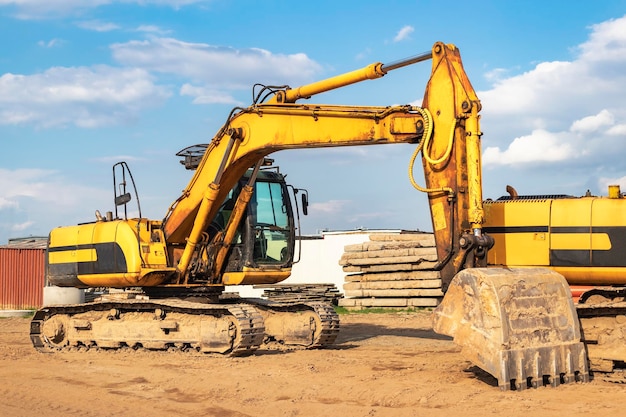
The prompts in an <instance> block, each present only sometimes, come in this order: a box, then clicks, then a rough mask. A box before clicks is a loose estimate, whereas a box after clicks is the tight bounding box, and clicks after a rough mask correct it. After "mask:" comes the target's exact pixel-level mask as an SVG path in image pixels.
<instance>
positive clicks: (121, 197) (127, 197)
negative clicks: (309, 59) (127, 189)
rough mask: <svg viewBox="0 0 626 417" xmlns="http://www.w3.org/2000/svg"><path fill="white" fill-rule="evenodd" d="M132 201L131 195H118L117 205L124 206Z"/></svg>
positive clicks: (116, 198)
mask: <svg viewBox="0 0 626 417" xmlns="http://www.w3.org/2000/svg"><path fill="white" fill-rule="evenodd" d="M130 200H131V197H130V193H126V194H122V195H118V196H117V197H115V205H116V206H123V205H124V204H127V203H128V202H129V201H130Z"/></svg>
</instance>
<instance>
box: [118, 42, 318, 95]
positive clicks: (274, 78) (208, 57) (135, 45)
mask: <svg viewBox="0 0 626 417" xmlns="http://www.w3.org/2000/svg"><path fill="white" fill-rule="evenodd" d="M111 49H112V51H113V57H114V58H115V59H116V60H117V61H118V62H120V63H122V64H124V65H128V66H133V67H139V68H144V69H146V70H149V71H155V72H160V73H165V74H175V75H179V76H182V77H186V78H189V79H191V80H193V81H195V82H201V83H204V84H206V85H207V86H211V87H213V88H217V87H219V88H220V89H225V88H236V89H245V88H250V86H251V85H252V84H254V83H256V82H258V83H263V84H284V83H295V84H296V85H299V83H302V82H305V81H309V80H310V79H312V78H313V76H314V75H315V74H316V73H318V72H319V71H320V70H321V66H320V65H319V64H317V63H316V62H315V61H313V60H311V59H310V58H309V57H308V56H307V55H306V54H303V53H297V54H290V55H285V54H274V53H272V52H270V51H267V50H264V49H259V48H249V49H234V48H228V47H220V46H213V45H208V44H205V43H190V42H183V41H180V40H177V39H173V38H153V39H149V40H144V41H137V40H135V41H130V42H126V43H117V44H114V45H112V46H111Z"/></svg>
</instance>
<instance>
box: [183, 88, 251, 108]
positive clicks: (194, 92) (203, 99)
mask: <svg viewBox="0 0 626 417" xmlns="http://www.w3.org/2000/svg"><path fill="white" fill-rule="evenodd" d="M180 95H181V96H191V97H194V99H193V103H194V104H215V103H220V104H233V105H241V103H240V102H238V101H237V100H235V99H234V98H233V97H232V96H231V95H230V94H229V93H227V92H224V91H220V90H217V89H214V88H209V87H199V86H193V85H191V84H183V86H182V87H181V88H180Z"/></svg>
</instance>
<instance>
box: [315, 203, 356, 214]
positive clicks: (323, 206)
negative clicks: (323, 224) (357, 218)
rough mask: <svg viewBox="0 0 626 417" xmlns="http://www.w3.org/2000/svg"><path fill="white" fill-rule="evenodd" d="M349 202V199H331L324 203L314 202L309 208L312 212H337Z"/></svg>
mask: <svg viewBox="0 0 626 417" xmlns="http://www.w3.org/2000/svg"><path fill="white" fill-rule="evenodd" d="M349 203H350V201H348V200H329V201H325V202H322V203H312V204H311V205H310V208H309V210H310V211H311V212H312V213H324V214H337V213H339V212H341V211H342V210H343V208H344V207H345V206H346V205H348V204H349Z"/></svg>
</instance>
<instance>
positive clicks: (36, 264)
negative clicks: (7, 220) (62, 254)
mask: <svg viewBox="0 0 626 417" xmlns="http://www.w3.org/2000/svg"><path fill="white" fill-rule="evenodd" d="M45 248H46V239H45V238H24V239H12V240H10V241H9V244H8V245H1V246H0V310H29V309H37V308H40V307H41V306H42V305H43V287H44V267H45Z"/></svg>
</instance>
